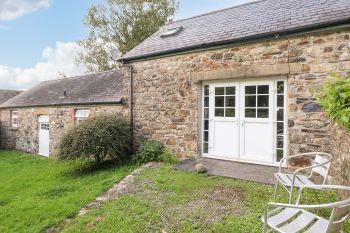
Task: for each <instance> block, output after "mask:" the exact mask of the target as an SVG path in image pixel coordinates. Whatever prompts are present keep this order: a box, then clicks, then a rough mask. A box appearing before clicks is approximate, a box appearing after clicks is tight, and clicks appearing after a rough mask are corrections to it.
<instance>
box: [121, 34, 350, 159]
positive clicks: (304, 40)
mask: <svg viewBox="0 0 350 233" xmlns="http://www.w3.org/2000/svg"><path fill="white" fill-rule="evenodd" d="M349 36H350V29H343V30H341V31H328V32H322V33H320V32H319V33H312V34H307V35H302V36H295V37H290V38H279V39H274V40H271V41H265V42H256V43H249V44H241V45H235V46H231V47H226V48H220V49H211V50H207V51H198V52H192V53H187V54H182V55H174V56H169V57H162V58H156V59H150V60H144V61H137V62H133V63H131V65H133V67H134V70H135V71H134V74H133V76H134V84H135V85H134V88H135V91H134V122H135V135H136V137H137V138H138V140H139V141H142V140H145V139H148V138H153V139H156V140H160V141H162V142H164V143H165V144H166V145H167V147H168V148H170V149H171V150H173V152H175V153H176V154H177V155H178V156H179V157H192V156H198V155H199V154H200V149H199V148H200V117H199V116H200V96H201V82H202V80H210V79H233V78H251V77H255V78H257V77H258V78H261V79H263V78H264V77H266V76H268V77H271V76H275V75H283V76H285V77H287V78H288V125H289V130H288V138H289V142H288V144H289V150H288V153H289V154H294V153H298V152H306V151H315V150H317V151H330V143H331V140H330V133H329V125H330V122H329V121H328V120H327V118H326V117H325V115H324V113H323V112H322V110H321V108H320V107H319V106H318V104H317V102H316V99H315V95H314V91H315V90H316V89H317V87H319V86H320V85H322V82H323V80H324V79H325V78H327V77H328V76H329V75H330V73H332V72H344V71H345V72H346V71H349V70H350V45H349V43H350V40H349ZM123 71H124V74H125V76H124V78H125V80H124V81H125V85H126V87H128V86H129V84H130V83H128V82H130V73H128V72H129V68H128V67H124V70H123ZM125 93H126V95H125V99H126V100H127V101H128V99H129V97H130V96H129V90H128V89H126V92H125Z"/></svg>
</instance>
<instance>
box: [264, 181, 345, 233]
mask: <svg viewBox="0 0 350 233" xmlns="http://www.w3.org/2000/svg"><path fill="white" fill-rule="evenodd" d="M304 188H315V189H320V190H324V189H333V190H338V191H347V192H349V191H350V187H345V186H338V185H307V186H304V187H301V188H300V189H299V192H298V199H297V202H296V204H283V203H269V204H268V206H267V207H266V210H265V215H264V216H263V217H262V221H263V223H264V226H263V232H264V233H266V232H271V231H273V232H276V231H277V232H281V233H292V232H293V233H296V232H304V233H335V232H344V231H343V225H344V222H345V220H346V219H347V218H348V216H349V212H350V198H349V197H348V198H347V199H345V200H341V201H338V202H334V203H327V204H318V205H299V202H300V198H301V194H302V191H303V189H304ZM315 209H331V210H332V212H331V215H330V217H329V218H328V219H325V218H323V217H320V216H318V215H316V214H314V213H311V212H310V211H311V210H315Z"/></svg>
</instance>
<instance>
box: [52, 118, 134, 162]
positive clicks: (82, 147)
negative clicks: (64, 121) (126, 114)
mask: <svg viewBox="0 0 350 233" xmlns="http://www.w3.org/2000/svg"><path fill="white" fill-rule="evenodd" d="M131 142H132V134H131V127H130V124H129V123H128V122H127V121H126V120H124V119H123V118H121V117H119V116H117V115H114V114H104V115H99V116H96V117H93V118H90V119H88V120H87V121H85V122H82V123H81V124H79V125H78V126H75V127H73V128H71V129H69V130H68V131H67V132H66V133H65V135H64V136H63V137H62V139H61V141H60V143H59V145H58V150H57V157H58V158H60V159H67V160H73V159H79V158H82V159H94V160H95V161H96V162H97V163H101V162H102V161H104V160H105V159H106V158H107V157H111V158H112V159H115V160H121V159H124V158H127V156H129V155H130V152H131Z"/></svg>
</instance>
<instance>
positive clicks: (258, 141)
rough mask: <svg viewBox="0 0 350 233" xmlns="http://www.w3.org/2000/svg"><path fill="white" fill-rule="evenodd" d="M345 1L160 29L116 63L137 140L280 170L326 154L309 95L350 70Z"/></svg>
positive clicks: (286, 2)
mask: <svg viewBox="0 0 350 233" xmlns="http://www.w3.org/2000/svg"><path fill="white" fill-rule="evenodd" d="M349 23H350V1H344V0H327V1H325V0H295V1H294V0H293V1H290V0H261V1H254V2H251V3H248V4H244V5H239V6H235V7H232V8H227V9H223V10H219V11H214V12H210V13H207V14H203V15H199V16H195V17H192V18H188V19H183V20H179V21H174V22H170V23H168V24H166V25H165V26H163V27H162V28H161V29H160V30H159V31H158V32H156V33H154V34H153V35H152V36H150V37H149V38H147V39H146V40H145V41H144V42H142V43H141V44H140V45H138V46H136V47H135V48H134V49H132V50H131V51H130V52H129V53H127V54H125V55H124V56H123V57H122V58H121V62H122V63H123V72H124V82H125V87H130V88H126V89H125V92H124V97H125V100H126V102H127V103H132V105H131V112H132V121H133V124H134V133H135V135H136V138H137V139H138V140H140V141H142V140H146V139H149V138H152V139H156V140H159V141H162V142H163V143H165V144H166V146H167V147H168V148H170V149H171V150H172V151H173V152H174V153H176V154H177V155H178V156H179V157H182V158H185V157H187V158H188V157H200V156H202V157H207V158H216V159H224V160H234V161H241V162H249V163H258V164H266V165H276V164H278V162H279V161H280V159H281V158H283V157H286V156H288V155H290V154H296V153H299V152H308V151H331V146H332V145H331V141H332V135H331V129H330V127H331V124H330V121H329V120H328V119H327V117H326V116H325V114H324V112H323V110H322V108H321V107H320V105H319V104H318V103H317V100H316V97H315V93H316V92H317V90H318V88H319V87H320V86H322V83H323V82H324V80H325V79H326V78H328V77H329V76H330V74H331V73H333V72H338V73H343V74H347V73H349V72H350V39H349V37H350V24H349Z"/></svg>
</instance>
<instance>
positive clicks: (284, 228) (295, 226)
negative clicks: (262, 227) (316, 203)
mask: <svg viewBox="0 0 350 233" xmlns="http://www.w3.org/2000/svg"><path fill="white" fill-rule="evenodd" d="M268 216H269V217H268V218H267V225H268V226H269V227H271V228H272V229H274V230H276V231H278V232H284V233H294V232H307V233H322V232H326V230H327V226H328V221H327V220H326V219H324V218H321V217H319V216H317V215H315V214H313V213H310V212H308V211H306V210H300V209H294V208H281V207H278V208H275V209H273V210H272V211H270V212H269V213H268ZM263 221H264V219H263Z"/></svg>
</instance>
